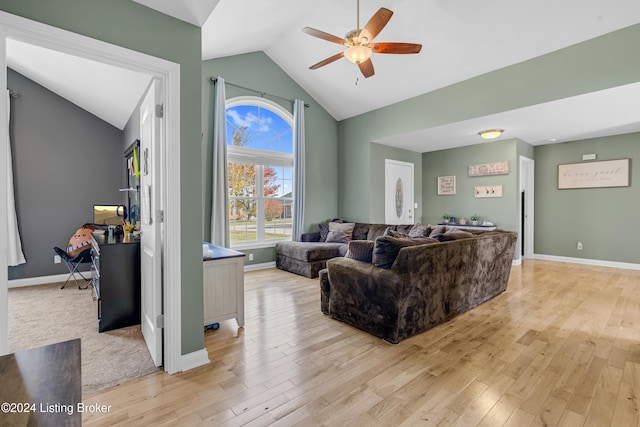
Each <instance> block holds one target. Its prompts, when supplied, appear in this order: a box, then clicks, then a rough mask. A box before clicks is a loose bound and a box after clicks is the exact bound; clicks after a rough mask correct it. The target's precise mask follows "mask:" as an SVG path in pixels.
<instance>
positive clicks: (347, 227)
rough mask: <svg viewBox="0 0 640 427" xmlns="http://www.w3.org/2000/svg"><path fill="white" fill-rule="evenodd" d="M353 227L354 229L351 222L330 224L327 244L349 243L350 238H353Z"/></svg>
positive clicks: (353, 224)
mask: <svg viewBox="0 0 640 427" xmlns="http://www.w3.org/2000/svg"><path fill="white" fill-rule="evenodd" d="M353 227H355V223H353V222H345V223H338V222H330V223H329V234H328V235H327V242H332V243H349V242H350V241H351V237H352V236H353Z"/></svg>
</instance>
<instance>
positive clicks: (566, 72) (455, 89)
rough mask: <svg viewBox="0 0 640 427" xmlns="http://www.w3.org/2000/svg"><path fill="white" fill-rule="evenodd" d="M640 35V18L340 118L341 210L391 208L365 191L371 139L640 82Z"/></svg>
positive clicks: (366, 215)
mask: <svg viewBox="0 0 640 427" xmlns="http://www.w3.org/2000/svg"><path fill="white" fill-rule="evenodd" d="M638 40H640V24H639V25H634V26H631V27H628V28H625V29H622V30H619V31H615V32H613V33H610V34H607V35H604V36H602V37H598V38H596V39H592V40H589V41H586V42H583V43H580V44H577V45H574V46H570V47H568V48H565V49H561V50H559V51H556V52H552V53H550V54H547V55H543V56H540V57H538V58H534V59H531V60H529V61H525V62H522V63H519V64H515V65H512V66H509V67H505V68H502V69H500V70H496V71H493V72H490V73H487V74H484V75H481V76H478V77H475V78H472V79H469V80H466V81H464V82H460V83H457V84H454V85H451V86H448V87H445V88H442V89H439V90H436V91H433V92H430V93H427V94H423V95H419V96H416V97H415V98H411V99H409V100H406V101H402V102H399V103H397V104H394V105H390V106H388V107H384V108H381V109H378V110H374V111H371V112H369V113H366V114H362V115H360V116H356V117H353V118H350V119H347V120H343V121H341V122H339V123H338V135H339V137H338V139H339V141H340V144H339V147H338V165H339V177H340V192H339V198H338V206H339V214H340V217H344V218H350V219H353V220H357V221H367V220H369V219H370V218H379V217H380V215H384V213H382V214H380V212H379V209H380V206H378V204H377V203H373V202H372V196H371V194H370V193H369V192H364V191H361V188H362V182H368V181H369V180H371V179H372V177H373V176H374V175H375V170H373V169H372V168H371V164H370V162H368V161H367V159H368V158H369V157H370V154H369V152H370V149H371V145H370V142H371V141H374V140H377V139H380V138H385V137H388V136H393V135H399V134H404V133H409V132H414V131H418V130H422V129H426V128H430V127H434V126H438V125H444V124H447V123H453V122H457V121H460V120H466V119H471V118H475V117H481V116H485V115H488V114H493V113H498V112H502V111H508V110H512V109H515V108H521V107H526V106H529V105H535V104H539V103H542V102H547V101H553V100H556V99H562V98H566V97H569V96H575V95H580V94H584V93H589V92H592V91H596V90H601V89H607V88H611V87H616V86H620V85H624V84H629V83H634V82H637V81H639V80H640V55H638ZM424 159H425V157H423V162H424ZM423 170H426V166H425V165H424V164H423ZM423 201H424V204H425V205H428V204H429V203H430V201H429V200H428V199H426V198H423ZM371 208H373V209H374V211H370V209H371ZM428 221H430V219H429V218H428V216H425V218H424V222H428Z"/></svg>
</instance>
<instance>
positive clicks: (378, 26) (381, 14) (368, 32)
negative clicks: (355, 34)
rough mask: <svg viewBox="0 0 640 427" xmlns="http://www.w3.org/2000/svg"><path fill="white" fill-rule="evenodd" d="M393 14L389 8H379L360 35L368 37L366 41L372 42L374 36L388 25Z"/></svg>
mask: <svg viewBox="0 0 640 427" xmlns="http://www.w3.org/2000/svg"><path fill="white" fill-rule="evenodd" d="M392 15H393V12H392V11H390V10H389V9H387V8H384V7H381V8H380V9H378V11H377V12H376V13H375V14H374V15H373V16H372V17H371V19H369V22H367V25H365V26H364V28H363V29H362V31H361V32H360V37H361V38H363V37H366V39H367V40H366V41H365V43H371V42H372V41H373V39H374V37H375V36H377V35H378V33H380V31H382V29H383V28H384V26H385V25H387V22H389V19H391V16H392Z"/></svg>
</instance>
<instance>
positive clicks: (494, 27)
mask: <svg viewBox="0 0 640 427" xmlns="http://www.w3.org/2000/svg"><path fill="white" fill-rule="evenodd" d="M133 1H136V2H138V3H140V4H143V5H145V6H147V7H151V8H154V9H156V10H159V11H161V12H163V13H166V14H169V15H172V16H174V17H176V18H178V19H181V20H184V21H186V22H190V23H191V24H194V25H197V26H201V27H202V57H203V59H204V60H206V59H211V58H220V57H225V56H230V55H236V54H242V53H248V52H255V51H264V52H265V53H266V54H267V55H268V56H269V57H270V58H271V59H272V60H273V61H274V62H275V63H276V64H278V65H279V66H280V67H281V68H282V69H283V70H284V71H285V72H286V73H287V74H288V75H289V76H290V77H291V78H292V79H293V80H294V81H295V82H297V83H298V84H299V85H300V86H301V87H302V88H303V89H305V90H306V91H307V92H308V93H309V94H310V95H311V96H313V97H314V99H315V100H316V101H318V102H319V103H320V104H321V105H322V106H323V107H324V108H325V109H326V110H327V111H328V112H329V113H330V114H331V115H333V117H334V118H335V119H336V120H343V119H346V118H349V117H353V116H356V115H359V114H362V113H365V112H368V111H371V110H374V109H377V108H381V107H384V106H387V105H390V104H393V103H396V102H399V101H402V100H405V99H408V98H411V97H414V96H416V95H420V94H423V93H427V92H430V91H433V90H436V89H439V88H443V87H446V86H449V85H452V84H455V83H458V82H461V81H464V80H467V79H470V78H472V77H475V76H478V75H481V74H483V73H487V72H490V71H493V70H497V69H500V68H503V67H506V66H509V65H512V64H516V63H520V62H523V61H526V60H528V59H530V58H534V57H537V56H540V55H543V54H546V53H549V52H553V51H556V50H559V49H562V48H564V47H567V46H571V45H573V44H576V43H579V42H582V41H585V40H589V39H592V38H595V37H598V36H601V35H604V34H607V33H609V32H612V31H615V30H618V29H621V28H625V27H628V26H631V25H634V24H637V23H640V2H638V1H637V0H616V1H615V2H612V1H610V0H563V1H561V2H558V1H555V0H540V1H537V2H522V1H514V0H487V1H482V2H479V1H463V0H446V1H445V0H394V1H391V0H386V1H385V0H361V2H360V3H361V4H360V21H361V26H363V25H364V23H366V22H367V20H368V19H369V17H371V16H372V15H373V14H374V13H375V12H376V11H377V10H378V9H379V8H380V7H386V8H388V9H391V10H392V11H393V12H394V14H393V17H392V18H391V20H390V21H389V23H388V24H387V25H386V27H385V28H384V29H383V30H382V31H381V32H380V34H379V35H378V36H377V37H376V41H401V42H412V43H421V44H422V45H423V48H422V52H421V53H420V54H417V55H383V54H374V55H373V57H372V60H373V63H374V66H375V75H374V76H373V77H371V78H368V79H365V78H364V77H362V75H361V74H360V73H359V71H358V69H357V67H356V66H355V65H354V64H352V63H350V62H348V61H347V60H346V59H344V58H342V59H340V60H338V61H336V62H334V63H331V64H329V65H327V66H325V67H322V68H320V69H317V70H310V69H309V66H310V65H312V64H315V63H316V62H318V61H320V60H322V59H325V58H327V57H330V56H332V55H334V54H336V53H338V52H340V50H341V46H339V45H337V44H334V43H330V42H327V41H325V40H321V39H318V38H315V37H311V36H309V35H307V34H305V33H303V32H302V31H301V29H302V28H303V27H307V26H308V27H313V28H316V29H319V30H322V31H325V32H327V33H330V34H334V35H336V36H338V37H343V36H344V35H345V34H346V33H347V32H348V31H350V30H352V29H355V27H356V0H348V1H347V0H324V1H322V2H319V1H314V0H261V1H257V0H133ZM18 50H19V49H18ZM9 56H10V57H11V56H12V53H11V49H9ZM52 60H53V61H55V60H56V59H52ZM11 61H13V63H16V62H17V61H19V60H18V59H11V58H9V62H10V65H11ZM23 62H24V60H23ZM40 66H42V64H40ZM45 66H46V65H45ZM26 68H28V67H27V66H25V67H24V69H25V70H26ZM17 71H20V70H17ZM20 72H23V73H24V70H23V71H20ZM27 76H28V75H27ZM28 77H29V76H28ZM139 77H140V76H139ZM79 78H80V77H79ZM127 78H128V79H129V80H130V77H127ZM230 80H232V79H230ZM36 81H37V80H36ZM67 81H71V79H67ZM144 81H145V80H144V78H142V79H141V83H140V86H144ZM639 81H640V78H639ZM72 82H73V83H74V84H76V85H77V84H79V82H78V80H77V79H76V80H73V81H72ZM146 82H147V83H148V80H147V81H146ZM105 84H106V82H105V83H104V84H103V85H105ZM114 84H115V83H114ZM64 90H65V89H64V88H62V87H59V88H56V91H64ZM75 92H82V90H77V89H76V90H75ZM105 92H108V91H105ZM130 92H131V93H137V92H136V90H131V91H130ZM639 92H640V88H639V85H630V86H629V87H627V88H614V89H611V90H607V91H601V92H598V93H594V94H588V95H583V96H581V97H575V98H571V99H566V100H558V101H554V102H553V103H549V104H547V105H539V106H532V107H528V108H523V109H519V110H514V111H508V112H503V113H499V114H497V115H493V116H490V117H484V118H476V119H473V120H470V121H465V122H461V123H453V124H449V125H446V126H439V127H437V128H431V129H425V130H423V131H421V132H415V133H413V134H410V135H402V136H398V137H397V138H388V139H387V140H381V141H378V142H381V143H387V144H389V145H395V146H399V147H403V148H407V149H411V150H414V151H418V152H424V151H431V150H434V149H441V148H447V147H451V146H459V145H467V144H470V143H477V139H476V138H475V136H476V133H477V130H479V129H483V128H487V127H494V126H495V124H496V123H499V124H500V126H501V127H509V128H511V129H513V130H517V131H514V132H510V134H507V133H505V136H504V137H510V138H511V137H517V138H520V139H523V140H524V141H527V142H529V143H531V144H533V145H537V144H543V143H549V141H550V140H556V141H558V142H560V141H562V140H571V139H579V138H585V137H591V136H605V135H606V134H613V133H628V132H634V131H640V122H639V121H638V119H637V115H634V114H630V113H629V111H639V110H640V105H639V102H640V101H639V100H640V96H638V94H639ZM92 98H93V99H92V100H89V101H77V102H79V103H84V104H85V105H86V104H91V103H95V101H98V102H99V101H100V99H101V97H100V96H97V95H94V96H93V97H92ZM138 99H139V98H138ZM74 102H76V101H74ZM79 105H80V104H79ZM81 106H82V105H81ZM603 106H606V108H603ZM84 108H87V109H89V108H90V107H89V106H88V105H87V106H85V107H84ZM126 108H127V109H128V108H130V107H129V106H127V107H126ZM576 108H579V109H580V111H581V112H583V113H584V116H583V120H581V121H580V122H579V123H576V120H575V114H571V112H572V111H573V112H574V113H575V111H576ZM125 110H126V109H125ZM90 111H91V110H90ZM123 111H124V110H123ZM95 114H97V113H95ZM100 114H102V113H100ZM121 114H126V112H125V113H121ZM129 114H130V112H129ZM549 114H552V117H554V118H555V120H554V121H553V123H554V127H553V128H552V129H551V128H549V126H548V123H549V120H548V118H549ZM585 118H586V119H585ZM592 118H593V119H592ZM121 121H122V120H121V119H120V121H119V122H118V123H120V122H121ZM585 123H586V124H588V126H586V125H585ZM117 126H119V125H117ZM541 129H547V131H544V132H542V131H541ZM471 134H473V135H474V139H471V137H470V135H471Z"/></svg>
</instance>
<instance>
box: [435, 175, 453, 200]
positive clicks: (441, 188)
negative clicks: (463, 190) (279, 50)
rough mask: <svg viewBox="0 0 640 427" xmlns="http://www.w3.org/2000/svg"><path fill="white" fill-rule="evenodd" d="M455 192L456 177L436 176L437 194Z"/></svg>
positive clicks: (442, 194)
mask: <svg viewBox="0 0 640 427" xmlns="http://www.w3.org/2000/svg"><path fill="white" fill-rule="evenodd" d="M454 194H456V177H455V175H451V176H439V177H438V196H452V195H454Z"/></svg>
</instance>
